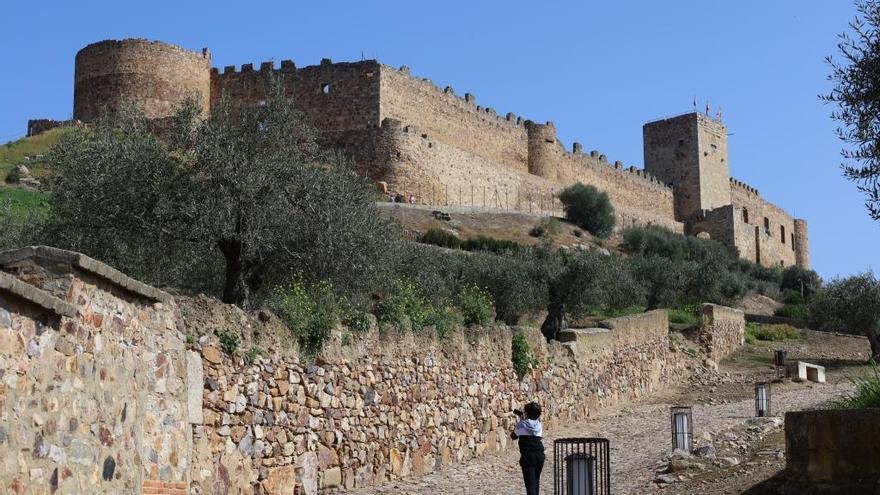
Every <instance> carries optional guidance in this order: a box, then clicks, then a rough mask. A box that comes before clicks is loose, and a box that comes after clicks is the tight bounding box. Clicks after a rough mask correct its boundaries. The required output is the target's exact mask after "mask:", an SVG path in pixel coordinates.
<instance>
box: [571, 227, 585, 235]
mask: <svg viewBox="0 0 880 495" xmlns="http://www.w3.org/2000/svg"><path fill="white" fill-rule="evenodd" d="M571 234H572V235H573V236H575V237H581V236H583V235H584V231H583V230H581V229H574V230H572V231H571Z"/></svg>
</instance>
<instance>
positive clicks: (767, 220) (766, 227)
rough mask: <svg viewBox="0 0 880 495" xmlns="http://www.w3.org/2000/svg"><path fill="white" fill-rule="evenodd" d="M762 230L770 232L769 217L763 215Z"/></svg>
mask: <svg viewBox="0 0 880 495" xmlns="http://www.w3.org/2000/svg"><path fill="white" fill-rule="evenodd" d="M764 230H766V231H767V232H770V219H769V218H767V217H764Z"/></svg>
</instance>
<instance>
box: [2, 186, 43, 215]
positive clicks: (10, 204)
mask: <svg viewBox="0 0 880 495" xmlns="http://www.w3.org/2000/svg"><path fill="white" fill-rule="evenodd" d="M6 208H9V210H10V211H9V213H10V214H11V216H12V217H13V218H16V219H27V218H30V215H31V214H35V215H45V214H46V213H47V212H48V211H49V195H48V194H46V193H40V192H36V191H31V190H29V189H23V188H20V187H6V186H0V209H3V210H4V211H0V214H4V213H6V212H5V209H6Z"/></svg>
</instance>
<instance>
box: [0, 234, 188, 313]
mask: <svg viewBox="0 0 880 495" xmlns="http://www.w3.org/2000/svg"><path fill="white" fill-rule="evenodd" d="M25 259H42V260H47V261H52V262H56V263H65V264H69V265H71V266H73V267H76V268H79V269H82V270H84V271H87V272H89V273H92V274H94V275H97V276H99V277H101V278H103V279H104V280H106V281H108V282H110V283H112V284H113V285H116V286H119V287H121V288H123V289H125V290H127V291H129V292H133V293H135V294H137V295H139V296H142V297H145V298H147V299H150V300H152V301H158V302H162V303H170V302H171V301H172V300H173V298H172V296H171V294H168V293H167V292H164V291H161V290H159V289H157V288H155V287H153V286H150V285H147V284H145V283H143V282H139V281H137V280H135V279H133V278H131V277H129V276H127V275H125V274H124V273H122V272H120V271H119V270H117V269H115V268H113V267H111V266H110V265H107V264H105V263H101V262H100V261H97V260H95V259H93V258H90V257H88V256H86V255H84V254H82V253H77V252H74V251H67V250H64V249H58V248H54V247H49V246H27V247H23V248H19V249H13V250H10V251H3V252H0V266H4V265H8V264H10V263H15V262H18V261H22V260H25ZM50 297H51V296H50Z"/></svg>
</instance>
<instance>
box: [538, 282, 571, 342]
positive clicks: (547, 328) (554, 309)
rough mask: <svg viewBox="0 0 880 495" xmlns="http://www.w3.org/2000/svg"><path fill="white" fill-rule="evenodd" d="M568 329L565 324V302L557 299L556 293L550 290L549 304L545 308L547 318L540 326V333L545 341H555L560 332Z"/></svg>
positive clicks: (559, 298)
mask: <svg viewBox="0 0 880 495" xmlns="http://www.w3.org/2000/svg"><path fill="white" fill-rule="evenodd" d="M566 328H568V325H567V324H566V322H565V302H563V301H562V298H561V297H557V295H556V291H555V290H554V289H550V304H549V306H548V307H547V318H545V319H544V323H543V324H542V325H541V333H542V334H544V338H546V339H547V341H548V342H549V341H551V340H555V339H556V336H557V335H558V334H559V332H560V331H562V330H565V329H566Z"/></svg>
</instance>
